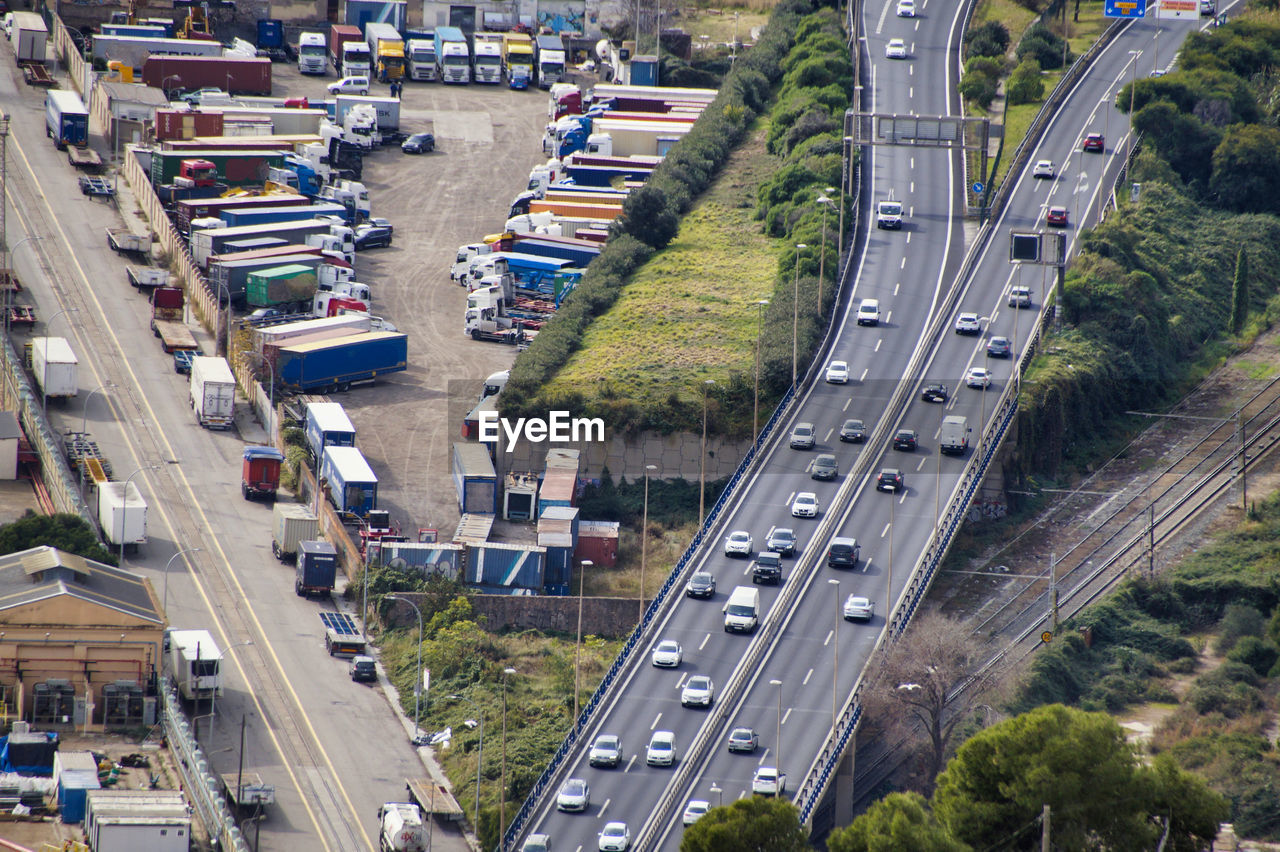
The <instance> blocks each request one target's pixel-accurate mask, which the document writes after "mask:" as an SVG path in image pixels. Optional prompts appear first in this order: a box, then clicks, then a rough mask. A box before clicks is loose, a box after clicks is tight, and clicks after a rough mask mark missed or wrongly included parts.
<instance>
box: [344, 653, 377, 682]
mask: <svg viewBox="0 0 1280 852" xmlns="http://www.w3.org/2000/svg"><path fill="white" fill-rule="evenodd" d="M348 673H349V674H350V675H351V679H352V680H353V681H355V682H356V683H367V682H372V681H375V680H377V679H378V664H377V663H375V662H374V661H373V657H366V656H365V655H363V654H361V655H359V656H356V657H352V658H351V668H350V669H349V671H348Z"/></svg>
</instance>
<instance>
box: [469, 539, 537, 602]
mask: <svg viewBox="0 0 1280 852" xmlns="http://www.w3.org/2000/svg"><path fill="white" fill-rule="evenodd" d="M546 555H547V553H546V549H545V548H542V547H531V546H527V545H518V544H499V543H495V542H486V543H484V544H473V545H470V546H468V547H467V570H466V580H467V582H468V583H470V584H472V585H476V586H487V587H491V588H497V589H529V590H532V591H533V592H534V593H538V592H541V591H542V585H543V580H542V577H543V566H544V564H545V562H546Z"/></svg>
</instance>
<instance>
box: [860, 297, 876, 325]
mask: <svg viewBox="0 0 1280 852" xmlns="http://www.w3.org/2000/svg"><path fill="white" fill-rule="evenodd" d="M879 324H880V300H879V299H863V300H862V302H861V304H859V305H858V325H879Z"/></svg>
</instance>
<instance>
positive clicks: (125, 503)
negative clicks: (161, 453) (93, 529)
mask: <svg viewBox="0 0 1280 852" xmlns="http://www.w3.org/2000/svg"><path fill="white" fill-rule="evenodd" d="M159 469H160V465H158V464H144V465H143V466H142V467H140V468H138V469H137V470H135V471H134V472H133V473H131V474H129V478H128V479H126V480H125V481H124V489H123V490H122V491H121V492H120V567H121V568H123V567H124V537H125V530H126V529H128V526H127V525H126V524H125V521H126V520H128V518H127V517H126V516H127V515H128V514H129V483H130V482H133V478H134V477H135V476H137V475H138V474H140V473H142V472H143V471H144V470H159ZM111 526H112V527H113V528H114V527H115V522H114V521H113V522H112V524H111Z"/></svg>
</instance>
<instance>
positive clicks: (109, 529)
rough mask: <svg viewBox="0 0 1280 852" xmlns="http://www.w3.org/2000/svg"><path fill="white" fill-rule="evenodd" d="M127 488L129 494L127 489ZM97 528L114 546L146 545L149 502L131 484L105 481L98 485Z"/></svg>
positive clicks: (136, 487) (135, 486)
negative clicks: (126, 490)
mask: <svg viewBox="0 0 1280 852" xmlns="http://www.w3.org/2000/svg"><path fill="white" fill-rule="evenodd" d="M126 486H128V489H129V490H128V494H127V495H126V493H125V487H126ZM98 525H99V526H100V527H102V535H103V537H105V538H106V540H107V541H108V542H110V543H111V544H115V545H125V546H132V545H138V544H146V543H147V501H146V500H143V499H142V493H141V492H140V491H138V486H137V485H134V484H133V483H132V482H104V483H102V484H101V485H99V486H98Z"/></svg>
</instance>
